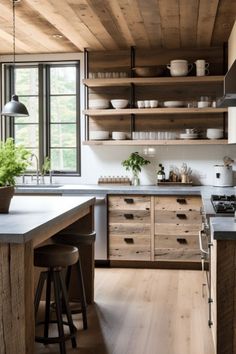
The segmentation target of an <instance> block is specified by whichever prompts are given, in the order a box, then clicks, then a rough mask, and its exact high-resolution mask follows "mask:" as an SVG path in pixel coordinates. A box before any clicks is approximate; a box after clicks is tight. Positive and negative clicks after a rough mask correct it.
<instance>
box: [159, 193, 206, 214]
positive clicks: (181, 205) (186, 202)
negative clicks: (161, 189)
mask: <svg viewBox="0 0 236 354" xmlns="http://www.w3.org/2000/svg"><path fill="white" fill-rule="evenodd" d="M201 207H202V199H201V197H200V196H186V195H185V196H184V195H176V196H173V195H168V196H164V195H163V196H158V197H155V210H173V211H182V210H197V211H200V209H201Z"/></svg>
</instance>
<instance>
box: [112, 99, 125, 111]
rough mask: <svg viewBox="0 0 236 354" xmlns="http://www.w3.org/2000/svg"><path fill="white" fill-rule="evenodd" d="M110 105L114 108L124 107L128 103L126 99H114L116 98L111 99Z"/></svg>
mask: <svg viewBox="0 0 236 354" xmlns="http://www.w3.org/2000/svg"><path fill="white" fill-rule="evenodd" d="M111 104H112V107H113V108H115V109H122V108H126V107H127V106H128V104H129V101H128V100H123V99H116V100H111Z"/></svg>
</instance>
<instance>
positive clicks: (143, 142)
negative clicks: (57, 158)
mask: <svg viewBox="0 0 236 354" xmlns="http://www.w3.org/2000/svg"><path fill="white" fill-rule="evenodd" d="M226 144H228V140H227V139H219V140H208V139H195V140H184V139H179V140H86V141H84V142H83V145H115V146H143V145H145V146H147V145H152V146H157V145H226Z"/></svg>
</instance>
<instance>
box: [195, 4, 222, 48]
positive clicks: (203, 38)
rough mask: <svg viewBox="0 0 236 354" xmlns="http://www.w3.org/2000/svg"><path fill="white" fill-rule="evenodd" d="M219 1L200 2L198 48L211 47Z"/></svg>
mask: <svg viewBox="0 0 236 354" xmlns="http://www.w3.org/2000/svg"><path fill="white" fill-rule="evenodd" d="M218 5H219V0H208V1H206V0H200V3H199V10H198V24H197V46H201V47H207V46H210V45H211V39H212V35H213V29H214V24H215V17H216V13H217V8H218Z"/></svg>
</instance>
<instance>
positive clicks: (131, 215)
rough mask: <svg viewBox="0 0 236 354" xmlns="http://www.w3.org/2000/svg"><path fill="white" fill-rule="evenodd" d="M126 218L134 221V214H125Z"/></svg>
mask: <svg viewBox="0 0 236 354" xmlns="http://www.w3.org/2000/svg"><path fill="white" fill-rule="evenodd" d="M124 217H125V218H126V219H128V220H133V218H134V214H124Z"/></svg>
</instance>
